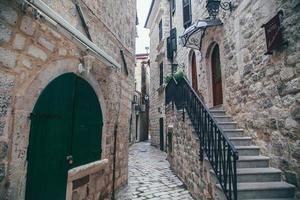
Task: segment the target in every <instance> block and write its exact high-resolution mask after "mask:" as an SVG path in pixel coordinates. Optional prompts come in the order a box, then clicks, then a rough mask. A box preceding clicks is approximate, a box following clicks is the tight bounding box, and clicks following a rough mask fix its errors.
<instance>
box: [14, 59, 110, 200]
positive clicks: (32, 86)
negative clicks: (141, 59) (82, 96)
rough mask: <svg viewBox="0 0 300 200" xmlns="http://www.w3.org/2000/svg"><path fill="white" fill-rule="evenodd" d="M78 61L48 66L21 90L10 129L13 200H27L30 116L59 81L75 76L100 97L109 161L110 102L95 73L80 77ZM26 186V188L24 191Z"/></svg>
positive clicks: (104, 142) (72, 60)
mask: <svg viewBox="0 0 300 200" xmlns="http://www.w3.org/2000/svg"><path fill="white" fill-rule="evenodd" d="M78 64H79V60H77V59H63V60H57V61H54V62H52V63H50V64H49V65H47V66H44V67H43V69H42V70H40V71H39V72H38V73H36V74H35V75H34V76H31V77H32V79H31V80H30V81H28V84H27V85H25V84H24V85H23V86H21V88H20V90H19V91H18V93H17V94H16V97H15V101H14V114H13V115H14V116H13V118H14V120H13V121H12V123H11V125H10V127H9V129H10V130H11V132H12V133H13V134H12V140H11V141H12V143H11V146H12V149H11V155H10V157H11V158H10V159H11V161H10V165H9V171H10V172H11V173H10V175H9V179H10V188H9V189H10V194H9V196H10V198H11V199H25V196H24V195H25V183H26V171H27V161H26V154H27V146H28V141H29V131H30V120H29V118H28V116H29V115H30V113H31V111H32V110H33V107H34V105H35V103H36V101H37V99H38V97H39V95H40V94H41V92H42V90H43V89H44V88H45V87H46V86H47V85H48V83H50V82H51V81H52V80H53V79H55V78H56V77H58V76H60V75H62V74H64V73H68V72H73V73H75V74H77V75H78V76H80V77H82V78H83V79H84V80H86V81H87V82H88V83H89V84H90V85H91V86H92V88H93V89H94V91H95V93H96V95H97V96H98V99H99V103H100V106H101V109H102V115H103V128H102V130H103V131H102V149H103V151H102V154H101V157H102V158H105V155H106V152H105V149H106V148H105V144H106V117H105V116H106V101H105V99H104V96H103V92H102V91H103V90H104V88H103V86H102V87H101V85H99V83H98V81H97V80H96V77H95V75H94V74H93V73H90V74H88V75H80V74H78ZM20 186H22V187H20Z"/></svg>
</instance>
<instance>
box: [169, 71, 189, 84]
mask: <svg viewBox="0 0 300 200" xmlns="http://www.w3.org/2000/svg"><path fill="white" fill-rule="evenodd" d="M172 77H174V78H175V80H176V81H179V80H180V79H182V78H186V75H185V73H184V72H183V71H182V70H177V71H176V72H175V73H174V74H173V75H172V74H167V75H166V76H165V77H164V79H165V84H166V85H168V83H169V82H170V81H171V80H172Z"/></svg>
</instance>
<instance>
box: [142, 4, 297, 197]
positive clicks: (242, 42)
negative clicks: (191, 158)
mask: <svg viewBox="0 0 300 200" xmlns="http://www.w3.org/2000/svg"><path fill="white" fill-rule="evenodd" d="M159 2H160V3H158V1H153V5H154V6H152V9H151V10H150V13H149V16H150V17H149V19H150V20H148V27H149V28H150V30H151V31H150V32H151V33H150V38H151V48H150V50H151V53H150V58H151V64H152V63H154V62H155V59H156V57H158V56H159V55H160V54H159V52H158V51H157V47H158V46H159V45H160V46H163V47H164V48H165V52H166V51H167V49H166V48H167V46H168V42H167V40H164V44H160V43H159V41H158V40H157V39H155V36H156V35H158V33H157V32H156V34H155V33H154V32H155V30H156V31H157V30H158V28H157V27H159V22H160V21H159V19H158V17H156V18H155V17H153V20H151V16H159V14H158V13H165V17H166V18H168V19H167V20H166V21H167V22H168V23H169V24H168V25H164V26H165V27H166V30H167V31H165V32H164V34H165V37H166V38H168V37H170V38H171V39H172V38H173V36H172V33H176V34H175V38H176V40H175V41H176V44H177V45H176V48H175V49H172V50H171V51H172V54H173V55H172V59H168V58H167V57H168V56H167V52H166V53H165V54H164V56H165V57H164V58H165V60H166V61H165V62H169V63H171V62H172V64H173V65H174V66H177V69H180V70H182V71H184V73H185V75H186V77H187V78H188V80H189V82H190V84H191V85H192V87H193V89H194V90H195V91H196V92H197V93H198V94H200V96H202V97H203V99H204V102H205V104H206V105H207V106H208V107H209V108H216V107H221V108H223V109H224V110H225V111H226V113H227V114H229V115H230V116H231V117H232V119H233V120H234V121H235V122H237V126H238V127H239V128H241V129H244V131H245V134H246V135H247V136H250V137H251V138H252V139H253V141H254V144H255V145H257V146H259V147H260V150H261V154H262V155H264V156H268V157H269V158H270V166H272V167H275V168H279V169H281V170H282V172H283V175H284V176H283V179H284V180H286V181H287V182H289V183H291V184H293V185H295V186H297V187H298V188H297V191H298V192H297V194H296V196H297V197H298V198H299V183H300V174H299V169H300V168H299V167H300V166H299V156H298V154H299V132H300V122H299V109H300V107H299V106H300V104H299V94H300V93H299V91H300V90H299V83H300V82H299V81H300V76H299V66H300V65H299V63H300V57H299V55H300V54H299V52H300V49H299V44H300V40H299V32H297V31H295V30H297V29H299V26H300V23H299V22H300V15H299V10H300V4H299V1H250V0H249V1H248V0H247V1H245V0H244V1H239V0H237V1H231V3H232V10H231V11H229V10H227V11H225V10H223V9H220V12H219V15H218V16H217V17H218V18H219V19H220V20H221V22H222V25H218V26H212V27H207V28H206V30H205V33H204V34H202V37H201V38H198V39H199V40H200V39H201V48H200V46H199V48H198V49H191V48H187V47H183V46H182V44H181V43H182V42H181V40H180V36H182V35H183V34H184V32H185V30H186V29H187V28H189V27H191V26H192V25H193V24H194V23H195V22H197V21H198V20H205V19H207V17H209V14H208V12H207V8H206V3H207V1H198V0H183V1H182V0H172V1H169V2H168V3H169V4H167V2H165V4H164V3H163V2H164V1H159ZM156 4H159V5H160V6H161V7H158V6H155V5H156ZM162 7H163V8H162ZM162 10H163V11H164V12H163V11H162ZM278 13H281V14H280V15H281V25H282V29H281V30H282V35H283V40H284V41H285V44H284V45H282V46H280V47H278V48H277V49H276V50H275V51H274V52H273V53H272V54H266V53H267V41H266V40H267V39H266V35H265V29H264V28H262V26H263V25H265V24H266V23H267V22H269V21H270V20H271V19H272V18H273V17H274V16H276V15H277V14H278ZM282 13H283V15H282ZM161 15H162V14H161ZM172 30H173V31H172ZM174 30H175V31H174ZM153 59H154V60H153ZM167 60H168V61H167ZM155 66H156V73H158V72H159V70H158V69H159V68H158V67H157V66H158V64H157V63H155V64H153V66H151V70H152V69H153V68H154V67H155ZM163 69H164V70H166V71H170V70H171V68H170V67H167V66H165V67H164V68H163ZM156 76H157V75H156ZM151 81H152V79H151ZM156 84H157V79H156V81H154V82H151V87H152V88H153V87H154V85H156ZM156 87H157V86H156ZM155 94H156V93H155ZM152 98H154V99H155V98H156V97H155V95H152ZM162 99H163V98H162ZM151 100H152V99H151ZM152 101H153V100H152ZM154 104H156V105H150V110H151V106H152V107H153V108H155V109H154V110H153V112H157V107H158V106H160V102H158V103H157V102H156V101H155V102H154ZM158 120H159V117H158V116H157V115H151V114H150V122H152V121H154V122H156V121H158ZM157 127H158V126H156V130H157ZM165 129H166V127H165ZM151 133H152V134H155V136H152V137H153V138H159V131H152V132H151ZM164 137H166V134H165V136H164ZM157 141H158V140H157V139H156V140H154V143H157ZM164 142H165V144H166V140H165V141H164Z"/></svg>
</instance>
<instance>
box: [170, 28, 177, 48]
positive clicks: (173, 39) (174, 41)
mask: <svg viewBox="0 0 300 200" xmlns="http://www.w3.org/2000/svg"><path fill="white" fill-rule="evenodd" d="M170 35H171V46H172V50H173V51H177V31H176V28H173V29H172V30H171V33H170Z"/></svg>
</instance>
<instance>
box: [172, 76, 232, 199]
mask: <svg viewBox="0 0 300 200" xmlns="http://www.w3.org/2000/svg"><path fill="white" fill-rule="evenodd" d="M169 103H175V105H176V107H177V109H184V110H186V111H187V113H188V115H189V117H190V119H191V121H192V124H193V127H194V129H195V131H196V133H197V135H198V137H199V140H200V158H201V159H202V160H203V158H204V153H205V155H206V156H207V158H208V160H209V162H210V164H211V166H212V168H213V170H214V172H215V174H216V176H217V178H218V180H219V182H220V185H221V187H222V189H223V191H224V194H225V195H226V197H227V199H228V200H237V199H238V198H237V160H238V152H237V150H236V149H235V147H234V146H233V144H232V143H231V142H230V140H229V139H228V137H227V136H226V135H225V134H224V132H223V131H222V129H221V128H220V127H219V126H218V123H217V121H216V120H215V119H214V117H213V116H212V114H211V113H210V111H209V109H208V108H207V107H206V106H205V104H204V103H203V101H202V100H201V98H200V97H199V95H198V94H197V92H195V91H194V89H193V88H192V87H191V85H190V84H189V82H188V81H187V80H186V79H185V78H181V79H180V80H177V81H176V80H175V79H174V78H173V79H172V80H171V81H170V82H169V83H168V85H167V87H166V105H168V104H169Z"/></svg>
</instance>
